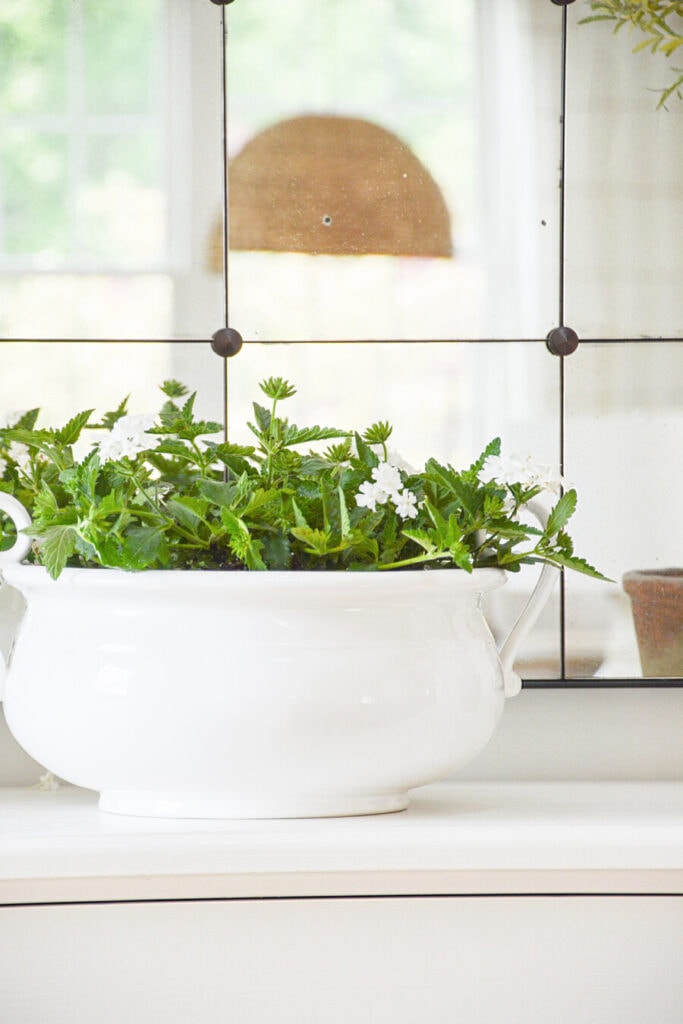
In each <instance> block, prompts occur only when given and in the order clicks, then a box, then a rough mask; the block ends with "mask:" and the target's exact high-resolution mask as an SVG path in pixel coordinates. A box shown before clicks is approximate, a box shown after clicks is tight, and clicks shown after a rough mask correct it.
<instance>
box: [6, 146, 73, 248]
mask: <svg viewBox="0 0 683 1024" xmlns="http://www.w3.org/2000/svg"><path fill="white" fill-rule="evenodd" d="M68 162H69V157H68V150H67V143H66V139H65V138H64V136H63V135H61V134H54V133H46V132H42V131H31V130H27V129H24V128H9V129H8V130H7V131H6V132H5V133H4V134H3V135H2V136H0V165H1V166H2V177H0V184H1V186H2V197H3V209H2V220H1V221H0V230H1V233H2V236H3V246H4V251H5V254H6V255H7V256H10V257H13V256H19V257H22V256H28V257H29V258H32V259H33V261H34V262H35V263H36V264H38V265H39V264H40V263H45V262H47V263H48V264H49V263H50V262H52V261H53V260H54V259H55V258H57V259H59V257H60V254H62V253H64V254H66V253H68V252H69V250H70V248H71V237H70V220H69V181H68Z"/></svg>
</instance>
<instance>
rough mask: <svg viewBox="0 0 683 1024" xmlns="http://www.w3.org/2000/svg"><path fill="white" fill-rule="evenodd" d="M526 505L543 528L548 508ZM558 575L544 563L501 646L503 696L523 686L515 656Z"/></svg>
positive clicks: (534, 502) (552, 567) (517, 691)
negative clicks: (514, 666) (529, 595)
mask: <svg viewBox="0 0 683 1024" xmlns="http://www.w3.org/2000/svg"><path fill="white" fill-rule="evenodd" d="M526 507H527V508H528V509H529V511H530V512H532V513H533V515H535V516H536V518H537V519H538V521H539V523H540V524H541V526H543V527H545V525H546V523H547V522H548V515H549V512H548V510H547V509H546V508H545V507H544V506H543V505H542V504H540V502H537V501H530V502H529V504H528V505H527V506H526ZM559 575H560V570H559V569H558V568H557V567H556V566H554V565H547V564H546V565H544V566H543V568H542V569H541V574H540V576H539V577H538V580H537V581H536V586H535V587H534V589H533V590H532V591H531V597H530V598H529V600H528V601H527V603H526V605H525V606H524V608H523V610H522V613H521V615H520V616H519V618H518V619H517V621H516V622H515V624H514V626H513V627H512V629H511V630H510V633H509V635H508V637H507V639H506V640H505V642H504V644H503V645H502V647H501V649H500V661H501V664H502V666H503V678H504V685H505V696H506V697H515V696H516V695H517V694H518V693H519V691H520V690H521V689H522V680H521V679H520V677H519V676H518V675H517V673H516V672H515V671H514V669H513V667H512V665H513V663H514V660H515V658H516V657H517V652H518V651H519V649H520V647H521V646H522V644H523V643H524V641H525V640H526V638H527V636H528V635H529V633H530V632H531V630H532V628H533V626H534V625H535V623H536V620H537V619H538V617H539V615H540V614H541V612H542V611H543V609H544V607H545V605H546V602H547V600H548V598H549V597H550V594H551V593H552V590H553V587H554V586H555V583H556V581H557V578H558V576H559Z"/></svg>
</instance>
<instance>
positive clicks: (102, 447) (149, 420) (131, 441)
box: [99, 413, 159, 462]
mask: <svg viewBox="0 0 683 1024" xmlns="http://www.w3.org/2000/svg"><path fill="white" fill-rule="evenodd" d="M152 426H154V416H153V415H149V414H144V413H143V414H137V415H130V416H122V417H121V418H120V419H118V420H117V421H116V423H115V424H114V426H113V427H112V429H111V430H110V431H109V433H108V434H106V435H105V436H104V437H103V438H102V440H101V441H100V442H99V451H100V458H101V460H102V462H110V461H113V460H116V459H123V458H129V459H133V458H135V456H136V455H138V454H139V452H143V451H145V449H147V448H156V446H157V445H158V443H159V438H158V437H157V436H156V435H155V434H148V433H147V431H148V430H149V428H150V427H152Z"/></svg>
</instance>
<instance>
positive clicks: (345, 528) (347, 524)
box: [337, 486, 351, 538]
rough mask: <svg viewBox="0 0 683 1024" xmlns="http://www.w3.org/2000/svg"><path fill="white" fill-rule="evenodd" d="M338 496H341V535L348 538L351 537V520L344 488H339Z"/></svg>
mask: <svg viewBox="0 0 683 1024" xmlns="http://www.w3.org/2000/svg"><path fill="white" fill-rule="evenodd" d="M337 495H338V496H339V522H340V526H341V535H342V537H344V538H346V537H349V536H350V535H351V520H350V519H349V510H348V508H347V507H346V495H345V494H344V489H343V487H341V486H339V487H338V488H337Z"/></svg>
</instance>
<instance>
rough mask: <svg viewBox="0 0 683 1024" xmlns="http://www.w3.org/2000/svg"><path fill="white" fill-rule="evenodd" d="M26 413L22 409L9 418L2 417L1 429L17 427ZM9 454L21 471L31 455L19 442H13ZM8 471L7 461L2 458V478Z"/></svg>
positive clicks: (0, 473) (0, 469) (0, 461)
mask: <svg viewBox="0 0 683 1024" xmlns="http://www.w3.org/2000/svg"><path fill="white" fill-rule="evenodd" d="M25 412H26V411H25V410H24V409H22V410H21V411H18V412H11V413H9V414H8V415H7V416H0V429H2V428H3V427H15V426H16V425H17V423H18V422H19V420H20V419H21V417H22V416H24V415H25ZM7 454H8V455H9V457H10V458H11V459H12V460H13V461H14V462H16V464H17V465H18V466H19V468H20V469H21V468H23V467H24V466H25V465H26V463H27V462H28V459H29V454H30V453H29V450H28V448H27V447H26V445H25V444H19V442H18V441H12V442H11V444H10V445H9V447H8V448H7ZM6 469H7V459H2V458H0V476H2V474H3V473H4V472H5V470H6Z"/></svg>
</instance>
